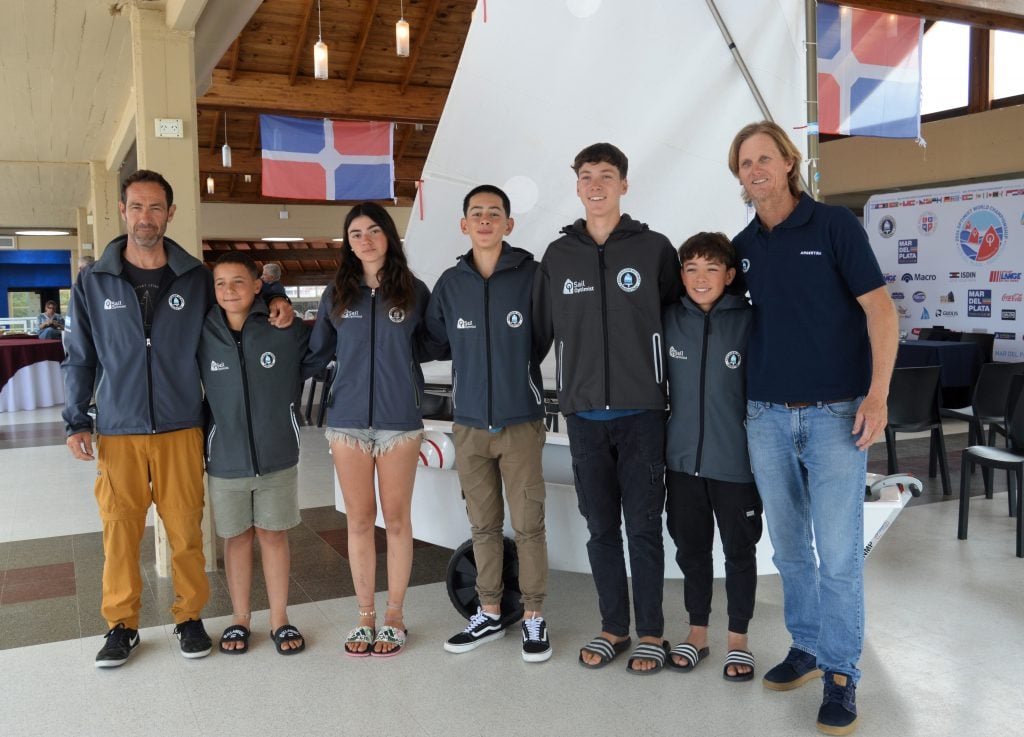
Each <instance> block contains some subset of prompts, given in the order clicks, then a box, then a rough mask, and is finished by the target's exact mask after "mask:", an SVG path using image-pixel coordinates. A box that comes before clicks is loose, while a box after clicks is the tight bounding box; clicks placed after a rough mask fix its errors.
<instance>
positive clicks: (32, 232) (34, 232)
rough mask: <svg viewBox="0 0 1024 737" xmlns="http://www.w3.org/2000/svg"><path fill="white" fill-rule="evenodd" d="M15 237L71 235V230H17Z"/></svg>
mask: <svg viewBox="0 0 1024 737" xmlns="http://www.w3.org/2000/svg"><path fill="white" fill-rule="evenodd" d="M14 234H15V235H71V231H70V230H45V229H42V228H32V229H30V230H16V231H14Z"/></svg>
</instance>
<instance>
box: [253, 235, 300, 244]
mask: <svg viewBox="0 0 1024 737" xmlns="http://www.w3.org/2000/svg"><path fill="white" fill-rule="evenodd" d="M260 240H261V241H264V242H265V243H296V242H298V241H301V240H305V239H304V238H300V237H299V236H297V235H272V236H267V237H266V238H260Z"/></svg>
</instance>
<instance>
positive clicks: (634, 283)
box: [615, 266, 640, 292]
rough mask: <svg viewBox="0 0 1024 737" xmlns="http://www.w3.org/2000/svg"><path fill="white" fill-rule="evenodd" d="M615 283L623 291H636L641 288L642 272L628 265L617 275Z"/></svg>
mask: <svg viewBox="0 0 1024 737" xmlns="http://www.w3.org/2000/svg"><path fill="white" fill-rule="evenodd" d="M615 283H616V284H618V285H619V289H621V290H622V291H623V292H635V291H636V290H637V289H639V288H640V272H639V271H637V270H636V269H634V268H633V267H631V266H627V267H626V268H625V269H623V270H622V271H620V272H619V274H618V276H616V277H615Z"/></svg>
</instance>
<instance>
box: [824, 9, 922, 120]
mask: <svg viewBox="0 0 1024 737" xmlns="http://www.w3.org/2000/svg"><path fill="white" fill-rule="evenodd" d="M817 28H818V125H819V130H820V132H821V133H841V134H844V135H851V136H880V137H883V138H920V136H921V36H922V33H923V31H924V21H923V20H922V19H920V18H911V17H909V16H904V15H895V14H893V13H880V12H877V11H873V10H857V9H854V8H846V7H840V6H838V5H831V4H828V3H818V26H817Z"/></svg>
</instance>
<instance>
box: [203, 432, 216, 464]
mask: <svg viewBox="0 0 1024 737" xmlns="http://www.w3.org/2000/svg"><path fill="white" fill-rule="evenodd" d="M216 434H217V426H216V425H211V426H210V434H209V435H207V436H206V463H207V464H209V463H210V461H211V460H212V459H213V436H214V435H216Z"/></svg>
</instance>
